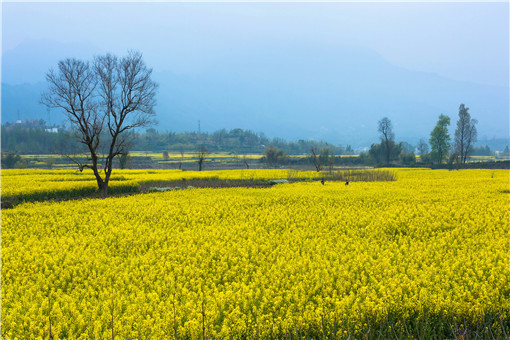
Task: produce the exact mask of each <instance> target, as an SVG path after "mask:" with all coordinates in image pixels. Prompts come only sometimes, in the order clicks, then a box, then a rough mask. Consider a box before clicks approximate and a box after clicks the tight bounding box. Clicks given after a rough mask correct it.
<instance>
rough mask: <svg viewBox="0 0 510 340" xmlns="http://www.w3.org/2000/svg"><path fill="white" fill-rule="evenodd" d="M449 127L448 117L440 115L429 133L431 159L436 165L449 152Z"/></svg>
mask: <svg viewBox="0 0 510 340" xmlns="http://www.w3.org/2000/svg"><path fill="white" fill-rule="evenodd" d="M449 125H450V117H448V116H445V115H443V114H442V115H440V116H439V120H438V122H437V124H436V126H435V127H434V130H432V132H431V133H430V139H429V144H430V147H431V150H432V151H431V157H432V159H434V160H435V161H437V163H438V164H441V163H442V162H443V159H444V158H445V157H446V156H447V155H448V151H450V135H449V134H448V126H449Z"/></svg>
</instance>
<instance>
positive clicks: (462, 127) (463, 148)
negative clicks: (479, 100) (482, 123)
mask: <svg viewBox="0 0 510 340" xmlns="http://www.w3.org/2000/svg"><path fill="white" fill-rule="evenodd" d="M477 123H478V121H477V120H476V119H471V115H470V114H469V108H468V107H465V106H464V104H460V106H459V120H458V121H457V129H456V130H455V144H454V152H455V154H456V155H458V156H459V157H460V161H461V162H462V163H466V160H467V156H468V155H469V153H470V152H471V148H472V146H473V143H474V142H476V138H477V131H476V124H477Z"/></svg>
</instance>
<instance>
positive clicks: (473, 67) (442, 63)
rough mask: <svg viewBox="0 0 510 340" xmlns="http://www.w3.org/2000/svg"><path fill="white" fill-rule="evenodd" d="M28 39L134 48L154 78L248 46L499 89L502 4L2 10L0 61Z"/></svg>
mask: <svg viewBox="0 0 510 340" xmlns="http://www.w3.org/2000/svg"><path fill="white" fill-rule="evenodd" d="M27 39H35V40H41V39H42V40H51V41H56V42H60V43H73V44H84V45H85V46H90V47H91V49H96V50H97V51H101V52H106V51H110V52H113V53H117V54H124V53H125V52H126V51H127V50H128V49H137V50H140V51H142V52H143V53H144V56H145V58H146V62H147V63H148V64H149V65H151V66H152V67H153V68H154V69H155V70H171V71H174V72H181V73H186V72H200V71H201V70H202V69H205V68H208V67H210V66H211V65H214V63H215V61H216V60H218V59H221V58H223V57H225V56H227V55H228V54H229V53H232V52H233V51H235V50H236V49H242V46H243V45H246V44H250V45H252V46H253V45H255V46H256V45H257V44H265V43H268V42H270V43H278V42H286V43H295V44H305V45H306V44H310V45H311V46H312V45H313V44H323V43H324V44H330V45H335V44H351V45H357V46H362V47H366V48H370V49H373V50H375V51H376V52H378V53H379V54H380V55H382V56H383V57H384V58H385V59H387V60H388V61H389V62H391V63H393V64H395V65H398V66H402V67H405V68H408V69H412V70H420V71H427V72H434V73H438V74H440V75H443V76H446V77H449V78H453V79H460V80H468V81H473V82H479V83H485V84H496V85H505V86H507V85H508V79H509V77H508V75H509V67H508V65H509V4H508V2H499V3H402V2H399V3H345V2H343V3H267V2H266V3H161V2H156V3H136V2H135V3H99V2H89V3H65V2H57V3H5V2H4V3H3V4H2V53H3V52H5V51H7V50H9V49H13V48H15V47H16V46H17V45H18V44H20V43H22V42H23V41H25V40H27ZM94 53H97V52H95V51H94Z"/></svg>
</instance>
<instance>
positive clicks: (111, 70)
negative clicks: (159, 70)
mask: <svg viewBox="0 0 510 340" xmlns="http://www.w3.org/2000/svg"><path fill="white" fill-rule="evenodd" d="M151 74H152V69H150V68H147V66H146V65H145V63H144V61H143V59H142V54H141V53H139V52H129V53H128V55H127V56H125V57H123V58H120V59H119V58H117V57H116V56H113V55H111V54H107V55H104V56H98V57H95V58H94V61H93V63H92V65H90V63H89V62H84V61H81V60H77V59H65V60H62V61H60V62H59V63H58V70H57V71H54V70H50V71H49V72H48V74H47V75H46V80H47V82H48V91H47V92H46V93H44V94H43V96H42V100H41V101H42V103H43V104H45V105H47V106H48V107H51V108H59V109H62V110H63V111H64V112H65V114H66V117H67V119H68V121H69V122H70V123H71V126H72V128H73V129H74V131H75V132H76V136H77V139H78V141H79V142H80V143H82V144H84V145H86V147H87V148H88V151H89V152H90V159H89V162H90V163H87V164H80V163H78V164H79V166H80V169H83V168H90V169H92V171H93V172H94V175H95V176H96V180H97V184H98V187H99V190H100V192H101V194H102V195H103V196H106V195H107V192H108V183H109V180H110V176H111V173H112V163H113V159H114V157H116V156H118V155H121V154H123V153H125V152H127V151H128V146H129V141H130V138H129V137H130V132H131V131H132V130H133V129H135V128H139V127H145V126H149V125H152V124H154V123H155V121H154V115H155V114H154V106H155V105H156V100H155V96H156V91H157V87H158V86H157V84H156V83H155V82H154V81H152V79H151ZM101 156H104V157H103V158H102V159H103V161H102V164H99V163H100V159H101ZM101 167H102V168H103V172H104V174H103V175H101V173H100V168H101Z"/></svg>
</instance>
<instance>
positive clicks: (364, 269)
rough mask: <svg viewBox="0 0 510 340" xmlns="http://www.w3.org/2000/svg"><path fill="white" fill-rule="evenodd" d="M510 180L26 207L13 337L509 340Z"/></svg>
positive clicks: (13, 240) (422, 178)
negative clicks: (470, 336) (474, 333)
mask: <svg viewBox="0 0 510 340" xmlns="http://www.w3.org/2000/svg"><path fill="white" fill-rule="evenodd" d="M270 171H274V170H269V172H268V173H265V172H264V171H250V172H246V171H245V172H244V173H243V176H253V177H257V176H261V178H267V177H269V176H272V175H270V174H269V173H270ZM119 173H120V172H119ZM176 173H177V175H176V176H182V175H183V174H184V173H181V172H176ZM144 174H145V175H144ZM118 175H119V176H126V175H125V173H120V174H118ZM139 175H140V176H147V177H150V175H151V174H148V173H147V171H145V172H140V174H133V176H139ZM153 175H157V176H167V177H171V176H174V175H173V174H170V173H167V174H165V173H164V172H161V173H159V172H156V173H155V174H153ZM217 175H219V176H221V177H223V176H225V177H228V176H233V177H236V176H237V178H239V177H240V173H239V172H237V173H236V172H224V173H223V172H222V173H220V174H218V173H217ZM66 176H67V175H66ZM200 176H202V175H200ZM144 178H145V177H144ZM4 179H5V177H4ZM128 179H129V178H128ZM509 179H510V172H509V171H506V170H497V171H492V170H490V171H488V170H463V171H452V172H448V171H442V170H436V171H430V170H398V181H393V182H354V183H351V184H350V185H344V184H343V183H341V182H327V183H326V185H321V184H320V183H318V182H309V183H294V184H283V185H277V186H274V187H272V188H267V189H247V188H228V189H193V190H181V191H170V192H164V193H151V194H144V195H136V196H129V197H118V198H108V199H84V200H79V201H66V202H58V203H49V202H46V203H26V204H22V205H19V206H17V207H15V208H14V209H9V210H5V211H2V235H1V236H2V249H1V255H2V282H1V284H2V290H1V298H2V300H1V301H2V306H1V312H2V320H1V326H2V327H1V329H2V337H4V338H6V339H44V338H46V339H47V338H48V337H49V328H50V320H51V329H52V334H53V336H54V339H65V338H69V339H92V338H95V339H106V338H110V339H111V338H112V333H113V334H114V336H115V338H118V339H126V338H130V337H137V336H139V337H141V338H153V339H162V338H174V337H177V338H189V339H199V338H202V337H204V336H205V337H207V338H216V339H222V338H229V337H232V338H241V337H246V338H248V337H254V338H262V339H265V338H283V337H293V338H297V337H300V336H301V337H305V336H307V337H322V336H325V337H336V338H348V337H351V338H352V337H364V336H365V335H367V334H372V335H374V333H370V332H374V330H375V329H376V327H379V328H377V329H378V332H380V333H376V334H375V336H377V334H388V335H389V336H392V337H395V336H403V337H410V335H409V334H411V335H413V334H414V337H418V335H420V334H422V335H423V334H429V335H430V336H433V335H436V337H437V338H446V337H450V338H453V337H454V336H452V335H455V334H457V333H456V332H458V333H459V334H460V333H462V332H463V330H469V329H468V328H469V327H475V326H476V327H478V329H482V330H485V332H486V334H487V335H488V336H491V334H492V336H493V337H503V336H504V334H505V333H504V332H508V331H509V326H508V325H509V321H510V227H509V223H508V221H510V209H509V207H510V205H509V202H510V201H509V192H510V190H509V189H510V182H509ZM144 180H145V179H144ZM480 325H481V326H480ZM480 327H482V328H480ZM427 330H428V331H429V332H432V331H433V332H434V333H426V332H427ZM431 330H432V331H431ZM436 332H437V333H436Z"/></svg>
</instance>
